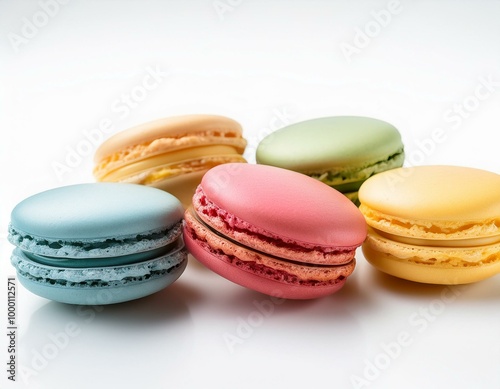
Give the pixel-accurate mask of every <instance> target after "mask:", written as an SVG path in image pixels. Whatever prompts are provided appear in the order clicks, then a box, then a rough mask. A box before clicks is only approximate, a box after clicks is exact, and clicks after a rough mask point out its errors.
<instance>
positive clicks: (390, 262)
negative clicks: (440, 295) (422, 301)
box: [362, 230, 500, 285]
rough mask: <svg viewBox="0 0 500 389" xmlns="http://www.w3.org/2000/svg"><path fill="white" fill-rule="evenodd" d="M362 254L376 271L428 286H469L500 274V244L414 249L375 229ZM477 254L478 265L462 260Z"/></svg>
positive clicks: (365, 243)
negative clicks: (381, 234)
mask: <svg viewBox="0 0 500 389" xmlns="http://www.w3.org/2000/svg"><path fill="white" fill-rule="evenodd" d="M362 251H363V254H364V256H365V258H366V260H367V261H368V262H369V263H370V264H371V265H373V266H374V267H375V268H376V269H378V270H380V271H382V272H384V273H387V274H390V275H392V276H395V277H399V278H402V279H406V280H409V281H415V282H420V283H426V284H438V285H460V284H469V283H473V282H477V281H482V280H484V279H487V278H490V277H492V276H494V275H496V274H499V273H500V245H499V244H493V245H489V246H484V247H468V248H464V247H460V248H456V247H432V246H413V245H409V244H404V243H400V242H394V241H391V240H389V239H386V238H384V237H381V236H380V235H378V234H376V232H374V231H373V230H371V231H369V233H368V237H367V239H366V240H365V242H364V243H363V245H362ZM461 253H462V254H461ZM474 253H476V254H477V257H478V258H477V261H476V262H473V261H470V262H467V261H464V260H461V259H463V258H465V257H468V256H470V255H471V254H474ZM461 257H462V258H461Z"/></svg>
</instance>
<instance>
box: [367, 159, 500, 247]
mask: <svg viewBox="0 0 500 389" xmlns="http://www.w3.org/2000/svg"><path fill="white" fill-rule="evenodd" d="M359 199H360V201H361V207H360V209H361V211H362V212H363V213H364V214H365V216H366V217H367V222H368V224H369V225H372V226H374V227H376V228H377V229H379V230H381V231H387V232H393V233H394V232H395V231H397V230H400V232H404V234H405V235H410V236H427V237H432V236H436V237H440V236H441V235H443V236H448V237H453V236H455V237H457V238H460V237H461V236H463V235H475V236H495V235H499V236H500V175H498V174H496V173H492V172H488V171H485V170H480V169H474V168H468V167H460V166H441V165H440V166H418V167H411V168H400V169H394V170H391V171H387V172H384V173H380V174H377V175H376V176H373V177H371V178H370V179H368V180H367V181H366V182H365V183H364V184H363V185H362V186H361V188H360V190H359Z"/></svg>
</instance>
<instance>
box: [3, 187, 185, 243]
mask: <svg viewBox="0 0 500 389" xmlns="http://www.w3.org/2000/svg"><path fill="white" fill-rule="evenodd" d="M182 216H183V208H182V206H181V204H180V202H179V201H178V200H177V199H176V198H175V197H174V196H172V195H171V194H169V193H166V192H164V191H161V190H158V189H155V188H150V187H146V186H142V185H133V184H118V183H89V184H78V185H70V186H65V187H60V188H56V189H51V190H47V191H45V192H41V193H38V194H36V195H33V196H31V197H29V198H27V199H25V200H23V201H21V202H20V203H19V204H18V205H17V206H16V207H15V208H14V209H13V210H12V214H11V228H12V229H14V230H18V231H21V232H23V233H25V234H31V235H33V236H36V237H42V238H47V239H61V240H69V241H75V240H99V239H108V238H117V237H126V236H134V235H140V234H143V233H146V232H152V231H160V230H162V229H165V228H169V227H171V226H172V225H174V224H175V223H178V222H179V221H180V220H181V219H182ZM134 238H136V237H135V236H134Z"/></svg>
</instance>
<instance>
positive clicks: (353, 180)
mask: <svg viewBox="0 0 500 389" xmlns="http://www.w3.org/2000/svg"><path fill="white" fill-rule="evenodd" d="M404 158H405V154H404V149H403V148H402V147H401V149H399V150H398V151H397V152H395V153H394V154H392V155H390V156H388V157H387V158H386V159H383V160H378V161H376V162H374V163H368V164H364V165H362V166H352V167H342V168H336V167H331V168H330V169H328V170H326V171H321V172H306V171H303V172H302V173H304V174H307V175H309V176H311V177H313V178H315V179H317V180H319V181H321V182H323V183H325V184H327V185H329V186H331V187H333V188H335V189H337V190H338V191H340V192H343V193H344V192H355V191H357V190H358V189H359V188H360V186H361V184H363V182H364V181H366V180H367V179H368V178H370V177H371V176H373V175H374V174H378V173H381V172H384V171H386V170H391V169H394V168H397V167H400V166H402V165H403V162H404Z"/></svg>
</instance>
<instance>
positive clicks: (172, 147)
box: [94, 115, 246, 180]
mask: <svg viewBox="0 0 500 389" xmlns="http://www.w3.org/2000/svg"><path fill="white" fill-rule="evenodd" d="M241 135H242V128H241V125H240V124H239V123H238V122H236V121H234V120H232V119H230V118H226V117H224V116H218V115H184V116H175V117H170V118H164V119H159V120H155V121H152V122H148V123H144V124H141V125H139V126H136V127H133V128H130V129H128V130H125V131H122V132H119V133H117V134H115V135H113V136H112V137H110V138H109V139H107V140H106V141H105V142H104V143H103V144H102V145H101V146H100V147H99V148H98V149H97V151H96V153H95V156H94V160H95V163H96V166H95V168H94V174H95V176H96V177H97V178H98V179H99V180H105V179H106V176H107V175H108V174H109V173H110V172H112V171H114V170H116V169H119V168H121V167H123V166H126V165H128V164H130V163H135V162H137V161H142V160H145V159H147V158H151V157H154V156H157V155H161V154H164V153H166V152H168V153H170V152H175V151H178V150H183V149H187V148H191V147H201V146H209V145H214V144H216V145H227V146H231V147H232V148H234V150H235V151H236V152H237V153H240V154H241V153H242V152H243V150H244V148H245V146H246V141H245V140H244V139H243V138H242V136H241Z"/></svg>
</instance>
